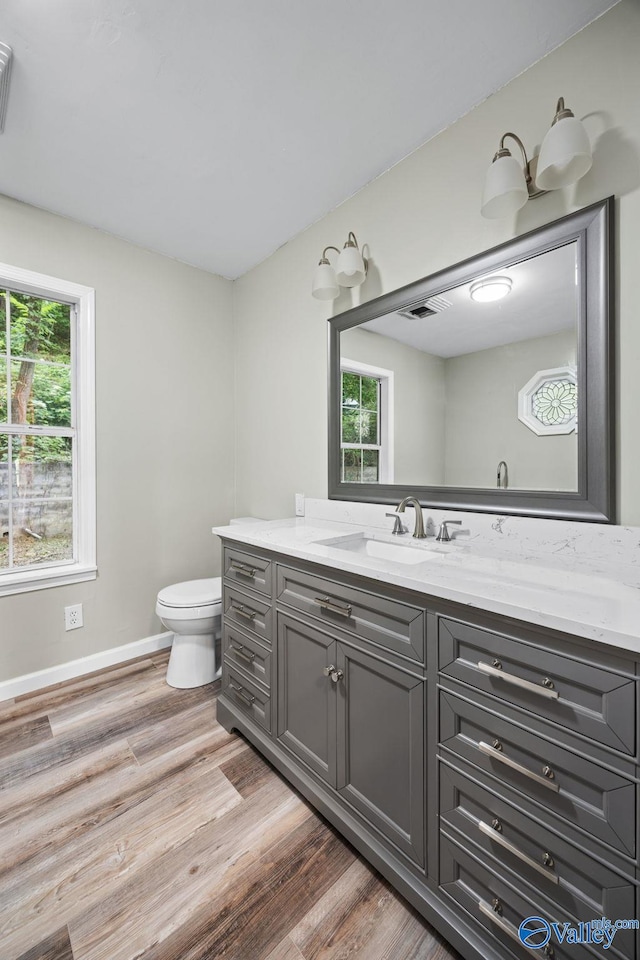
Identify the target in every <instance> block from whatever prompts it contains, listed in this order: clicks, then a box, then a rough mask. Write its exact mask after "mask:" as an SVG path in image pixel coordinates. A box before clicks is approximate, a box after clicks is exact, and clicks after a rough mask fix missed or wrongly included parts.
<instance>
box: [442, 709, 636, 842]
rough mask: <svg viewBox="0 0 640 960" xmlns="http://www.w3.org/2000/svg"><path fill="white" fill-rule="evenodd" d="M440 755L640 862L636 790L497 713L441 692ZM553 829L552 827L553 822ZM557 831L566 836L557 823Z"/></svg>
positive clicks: (595, 765) (568, 750) (629, 782)
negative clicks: (466, 765)
mask: <svg viewBox="0 0 640 960" xmlns="http://www.w3.org/2000/svg"><path fill="white" fill-rule="evenodd" d="M439 696H440V701H439V709H440V749H439V752H440V755H441V756H446V753H447V752H450V753H452V754H454V755H455V756H458V757H461V758H463V759H464V760H467V761H468V762H470V763H472V764H474V765H475V766H476V767H479V768H481V769H482V770H484V771H486V772H487V773H488V774H489V775H490V776H491V777H492V778H495V780H497V781H498V783H503V784H506V785H507V786H509V787H511V788H513V789H514V790H516V791H518V792H519V793H520V794H524V795H525V797H527V798H529V799H530V800H532V801H533V802H534V803H535V804H536V805H538V806H540V807H542V808H543V809H544V810H545V811H547V813H549V814H551V815H552V816H553V818H554V823H555V818H558V817H560V818H562V819H563V820H565V821H568V823H570V824H574V825H575V826H576V827H578V828H580V829H581V830H584V831H585V832H586V833H587V834H590V835H591V836H593V837H595V838H597V839H598V840H600V841H601V842H602V843H606V844H608V845H609V846H610V847H612V848H613V849H614V850H619V851H621V852H622V853H624V854H626V855H627V856H629V857H632V858H635V856H636V785H635V783H633V782H631V781H629V780H626V779H625V778H624V777H621V776H620V775H619V774H617V773H614V772H612V771H611V770H608V769H606V768H605V767H602V766H600V765H599V764H596V763H594V762H593V761H591V760H588V759H586V758H585V757H582V756H580V754H578V753H577V752H576V751H575V750H571V749H570V748H568V747H563V746H560V745H559V744H558V743H555V742H552V741H550V740H547V739H545V738H544V737H541V736H539V735H538V734H537V733H535V732H532V731H530V730H527V729H525V728H524V727H521V726H519V725H518V719H519V718H515V717H514V718H513V719H512V718H510V717H509V716H508V714H507V713H506V711H505V715H501V714H496V713H494V712H492V705H491V703H490V702H489V701H487V700H485V701H484V706H485V707H486V709H483V708H482V707H479V706H477V705H476V704H475V703H470V702H469V701H468V700H465V699H463V698H462V697H458V696H455V695H454V694H452V693H449V692H448V691H446V690H440V694H439ZM547 822H551V821H547ZM553 829H555V830H560V831H562V826H561V825H560V824H557V823H555V825H554V826H553Z"/></svg>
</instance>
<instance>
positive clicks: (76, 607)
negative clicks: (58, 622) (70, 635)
mask: <svg viewBox="0 0 640 960" xmlns="http://www.w3.org/2000/svg"><path fill="white" fill-rule="evenodd" d="M82 625H83V621H82V604H81V603H74V604H73V606H71V607H65V608H64V628H65V630H77V629H78V627H81V626H82Z"/></svg>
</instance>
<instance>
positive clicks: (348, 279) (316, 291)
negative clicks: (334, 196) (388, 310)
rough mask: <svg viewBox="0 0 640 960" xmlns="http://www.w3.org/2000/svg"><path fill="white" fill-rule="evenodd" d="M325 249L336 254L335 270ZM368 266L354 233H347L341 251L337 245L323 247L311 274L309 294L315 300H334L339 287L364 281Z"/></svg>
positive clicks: (356, 285) (357, 285)
mask: <svg viewBox="0 0 640 960" xmlns="http://www.w3.org/2000/svg"><path fill="white" fill-rule="evenodd" d="M327 250H335V251H336V253H337V254H338V259H337V260H336V266H335V270H334V268H333V267H332V266H331V264H330V263H329V260H328V258H327ZM368 267H369V263H368V261H367V260H366V259H365V258H364V257H363V256H362V254H361V253H360V250H359V249H358V241H357V240H356V235H355V233H349V236H348V237H347V242H346V243H345V245H344V247H343V249H342V252H340V250H338V248H337V247H325V248H324V250H323V251H322V257H321V258H320V261H319V263H318V266H317V267H316V272H315V273H314V275H313V284H312V287H311V294H312V296H314V297H315V298H316V300H335V298H336V297H337V296H338V295H339V294H340V287H359V286H360V284H361V283H363V282H364V278H365V277H366V275H367V269H368Z"/></svg>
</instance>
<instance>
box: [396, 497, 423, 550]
mask: <svg viewBox="0 0 640 960" xmlns="http://www.w3.org/2000/svg"><path fill="white" fill-rule="evenodd" d="M407 504H410V505H411V506H412V507H413V508H414V509H415V512H416V523H415V527H414V528H413V536H414V537H416V538H417V539H418V540H424V538H425V537H426V533H425V532H424V523H423V521H422V507H421V506H420V501H419V500H416V498H415V497H405V498H404V500H401V501H400V503H399V504H398V506H397V507H396V513H404V508H405V507H406V506H407Z"/></svg>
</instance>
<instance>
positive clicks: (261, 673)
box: [222, 623, 271, 689]
mask: <svg viewBox="0 0 640 960" xmlns="http://www.w3.org/2000/svg"><path fill="white" fill-rule="evenodd" d="M222 652H223V655H224V657H225V660H226V662H227V663H230V664H231V665H232V666H235V667H237V668H238V669H239V670H241V671H242V672H243V673H245V674H247V676H249V677H251V679H252V680H257V681H258V682H259V683H261V684H263V686H265V687H267V689H270V688H271V651H270V650H267V649H266V648H265V647H263V646H262V644H260V643H257V641H256V640H254V639H253V638H252V637H250V636H248V635H247V634H246V633H243V632H242V631H241V630H238V628H237V627H235V626H233V625H232V624H230V623H227V624H225V627H224V630H223V632H222Z"/></svg>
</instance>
